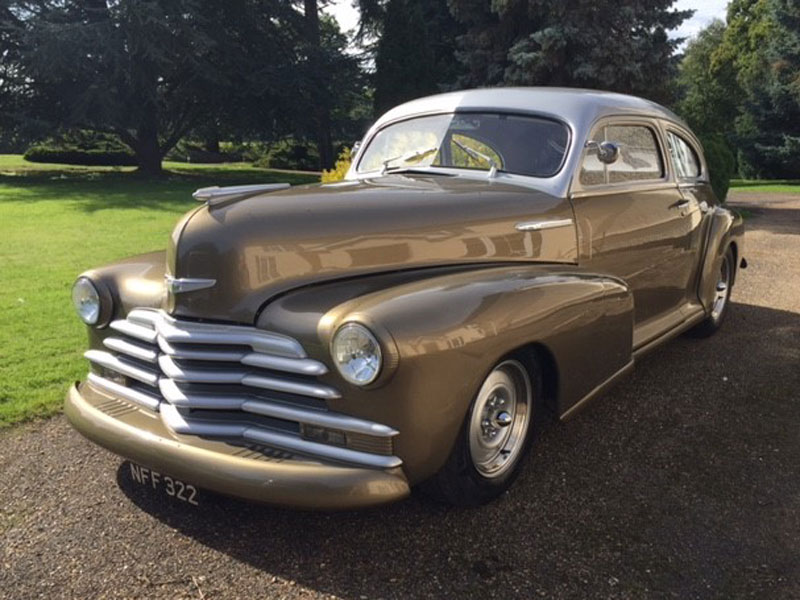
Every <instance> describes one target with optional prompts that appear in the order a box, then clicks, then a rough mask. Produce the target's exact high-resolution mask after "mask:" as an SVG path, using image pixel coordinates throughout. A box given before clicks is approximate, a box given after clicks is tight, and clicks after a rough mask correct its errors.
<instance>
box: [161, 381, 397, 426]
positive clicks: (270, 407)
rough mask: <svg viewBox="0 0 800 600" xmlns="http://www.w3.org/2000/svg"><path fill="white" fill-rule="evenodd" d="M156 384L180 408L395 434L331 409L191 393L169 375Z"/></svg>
mask: <svg viewBox="0 0 800 600" xmlns="http://www.w3.org/2000/svg"><path fill="white" fill-rule="evenodd" d="M159 387H160V389H161V394H162V395H163V396H164V399H165V400H167V402H169V403H170V404H172V405H174V406H178V407H181V408H193V409H218V410H242V411H244V412H249V413H253V414H256V415H262V416H265V417H273V418H276V419H284V420H286V421H297V422H299V423H306V424H308V425H316V426H318V427H329V428H331V429H339V430H342V431H350V432H353V433H361V434H365V435H371V436H378V437H392V436H395V435H397V434H398V432H397V431H396V430H395V429H392V428H391V427H388V426H387V425H381V424H380V423H374V422H372V421H366V420H364V419H356V418H354V417H348V416H347V415H342V414H338V413H333V412H324V411H320V410H314V409H308V408H299V407H294V406H289V405H287V404H283V403H277V402H269V401H263V400H259V399H255V398H252V397H248V396H242V395H227V396H226V395H217V394H213V395H212V394H191V393H187V392H185V391H184V390H182V389H181V388H180V387H179V386H178V384H176V383H175V381H173V380H171V379H162V380H161V381H160V386H159Z"/></svg>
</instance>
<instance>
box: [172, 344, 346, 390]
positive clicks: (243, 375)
mask: <svg viewBox="0 0 800 600" xmlns="http://www.w3.org/2000/svg"><path fill="white" fill-rule="evenodd" d="M158 366H159V367H161V371H162V372H163V373H164V375H166V376H167V377H169V378H170V379H174V380H175V381H181V382H184V383H226V384H234V385H235V384H241V385H248V386H251V387H257V388H262V389H265V390H273V391H276V392H285V393H287V394H298V395H300V396H311V397H312V398H320V399H322V400H328V399H332V398H339V397H340V395H339V392H337V391H336V390H335V389H333V388H332V387H330V386H327V385H322V384H319V383H305V382H301V381H293V380H291V379H283V378H278V377H268V376H264V375H254V374H253V373H251V372H250V371H247V370H242V369H225V370H222V369H214V370H210V369H204V368H202V367H200V368H188V367H182V366H181V365H179V364H178V363H177V362H175V361H174V360H173V359H172V357H171V356H167V355H165V354H162V355H161V356H160V357H159V358H158Z"/></svg>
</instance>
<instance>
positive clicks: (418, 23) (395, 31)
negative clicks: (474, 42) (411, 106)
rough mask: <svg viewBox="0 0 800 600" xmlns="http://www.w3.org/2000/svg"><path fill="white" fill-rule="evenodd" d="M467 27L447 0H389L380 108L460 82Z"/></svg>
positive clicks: (379, 59)
mask: <svg viewBox="0 0 800 600" xmlns="http://www.w3.org/2000/svg"><path fill="white" fill-rule="evenodd" d="M463 31H464V27H463V26H461V25H460V24H459V23H457V22H456V21H455V19H453V17H452V15H451V14H450V11H449V9H448V6H447V0H389V2H388V3H387V5H386V10H385V16H384V19H383V23H382V34H381V36H380V38H379V40H378V44H377V48H376V55H375V67H376V72H375V77H374V82H375V113H376V114H382V113H384V112H386V111H387V110H388V109H390V108H392V107H393V106H396V105H397V104H400V103H402V102H406V101H407V100H412V99H414V98H419V97H420V96H427V95H429V94H433V93H436V92H439V91H442V89H444V88H447V87H450V86H452V85H454V83H455V81H456V80H457V78H458V76H459V74H460V68H459V64H458V61H457V60H456V57H455V43H456V37H457V36H458V35H459V34H460V33H463Z"/></svg>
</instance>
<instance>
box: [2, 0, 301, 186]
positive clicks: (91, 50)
mask: <svg viewBox="0 0 800 600" xmlns="http://www.w3.org/2000/svg"><path fill="white" fill-rule="evenodd" d="M3 2H4V6H3V9H2V10H0V31H2V32H4V34H3V35H4V36H5V37H0V41H2V43H3V48H1V49H0V53H5V52H6V51H8V49H9V48H12V49H13V50H14V55H13V57H12V61H13V62H12V64H13V66H12V67H9V68H10V70H11V71H12V76H11V79H12V80H13V85H15V86H16V88H17V90H16V91H17V95H18V96H23V97H24V98H25V102H24V106H25V114H24V115H18V116H24V117H25V118H26V119H27V120H32V119H39V120H42V121H44V122H47V123H50V124H52V126H54V127H79V128H84V129H89V130H94V131H99V132H109V133H114V134H116V135H117V136H119V138H120V139H121V140H122V141H123V142H124V143H125V144H127V145H128V146H130V147H131V149H132V150H133V151H134V153H135V154H136V157H137V161H138V163H139V168H140V170H141V171H143V172H145V173H148V174H157V173H159V172H160V171H161V160H162V158H163V156H164V155H165V154H166V152H167V151H169V150H170V149H171V148H172V147H173V146H174V145H175V143H177V141H178V140H179V139H180V138H181V137H182V136H183V135H184V134H185V133H186V132H187V131H189V130H190V129H191V128H193V127H194V126H196V125H197V124H198V123H199V122H201V121H202V120H203V119H208V118H210V117H211V116H213V115H215V114H218V113H219V112H220V111H224V110H225V108H226V107H231V106H236V105H239V106H242V105H247V106H249V107H253V106H254V105H255V104H256V102H255V100H258V102H259V103H260V105H261V107H272V108H277V107H281V106H284V107H285V106H287V105H289V100H288V99H287V98H286V97H285V94H283V93H282V91H283V90H284V87H283V86H282V85H281V82H282V81H283V80H284V79H285V78H286V76H287V75H288V74H289V73H290V72H291V68H292V64H293V62H294V61H293V56H292V54H291V52H292V51H293V50H294V45H295V44H294V39H295V36H296V32H297V16H298V15H297V13H296V11H294V9H293V8H292V7H291V6H287V4H286V3H284V2H281V1H280V0H227V1H226V0H206V1H203V2H200V1H198V0H85V1H84V2H63V1H59V0H27V1H25V0H3ZM287 49H288V52H287ZM266 110H267V109H266V108H261V109H260V110H257V111H256V114H257V116H260V117H261V120H262V121H263V120H265V119H264V117H263V115H258V113H259V112H265V111H266ZM267 112H270V113H271V114H272V115H275V114H278V112H277V111H275V110H272V111H267Z"/></svg>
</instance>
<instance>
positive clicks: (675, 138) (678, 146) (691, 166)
mask: <svg viewBox="0 0 800 600" xmlns="http://www.w3.org/2000/svg"><path fill="white" fill-rule="evenodd" d="M667 144H669V153H670V155H671V156H672V162H673V163H674V165H675V171H676V172H677V174H678V178H679V179H696V178H697V177H700V159H699V158H697V153H696V152H695V151H694V148H692V147H691V145H689V142H687V141H686V140H684V139H683V138H682V137H681V136H679V135H678V134H677V133H672V132H671V131H668V132H667Z"/></svg>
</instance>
